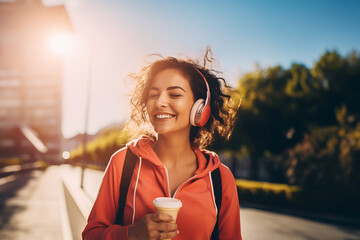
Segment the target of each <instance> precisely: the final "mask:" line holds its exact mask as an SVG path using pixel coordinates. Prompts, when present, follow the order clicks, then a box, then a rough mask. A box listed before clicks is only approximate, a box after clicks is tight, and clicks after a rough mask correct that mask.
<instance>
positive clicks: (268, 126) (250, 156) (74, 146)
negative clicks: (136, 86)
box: [0, 0, 360, 239]
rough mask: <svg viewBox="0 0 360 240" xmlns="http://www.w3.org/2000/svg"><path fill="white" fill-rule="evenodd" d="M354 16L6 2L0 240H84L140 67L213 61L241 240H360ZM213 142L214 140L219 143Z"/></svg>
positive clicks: (0, 96) (94, 0)
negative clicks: (159, 60)
mask: <svg viewBox="0 0 360 240" xmlns="http://www.w3.org/2000/svg"><path fill="white" fill-rule="evenodd" d="M359 11H360V2H359V1H356V0H345V1H336V0H333V1H331V0H327V1H326V0H318V1H309V0H303V1H285V0H277V1H265V0H256V1H231V0H225V1H215V0H211V1H187V0H184V1H181V2H180V1H176V2H175V1H164V0H154V1H145V0H142V1H140V0H135V1H115V0H102V1H100V0H88V1H84V0H0V213H1V218H0V239H81V231H82V229H83V227H84V225H85V223H86V218H87V215H88V213H89V211H90V209H91V206H92V204H93V201H94V200H95V198H96V195H97V191H98V188H99V185H100V183H101V178H102V174H103V171H104V169H105V167H106V165H107V163H108V160H109V158H110V156H111V155H112V154H113V153H114V152H115V151H116V150H117V149H119V148H121V147H123V146H124V145H125V144H126V143H127V142H128V141H129V140H130V139H131V136H129V135H128V134H127V133H126V132H125V131H124V130H123V124H124V122H125V121H126V120H128V119H129V112H130V110H129V96H128V94H129V93H130V92H131V90H132V87H133V83H132V82H131V81H129V80H128V78H127V75H128V74H131V73H134V72H137V71H139V70H140V69H141V67H143V66H144V64H146V63H147V62H148V61H149V58H148V57H147V56H148V55H149V54H152V53H156V54H161V55H162V56H175V57H184V58H198V59H201V58H202V56H203V54H204V53H205V49H206V46H208V45H209V46H211V48H212V52H213V54H214V58H215V59H216V60H217V62H216V64H215V65H214V68H215V69H216V70H219V71H221V72H222V76H223V77H224V78H225V79H226V81H227V82H228V84H229V85H231V86H232V87H234V88H235V89H236V90H238V91H237V93H236V94H234V98H235V99H236V100H237V102H239V101H240V99H241V101H242V104H241V107H240V109H239V111H238V113H237V115H238V122H237V124H236V126H235V129H234V132H233V136H232V138H231V139H230V141H229V142H224V140H223V139H221V138H217V140H216V141H215V142H214V144H213V145H212V146H211V147H210V149H212V150H215V151H216V152H217V153H219V155H220V157H221V159H222V161H223V163H224V164H226V165H227V166H228V167H229V168H230V169H231V170H232V172H233V174H234V176H235V178H236V183H237V186H238V193H239V201H240V207H241V222H242V223H241V225H242V232H243V239H360V217H359V216H360V192H359V189H360V108H359V106H358V104H359V102H360V53H359V49H360V31H359V24H360V15H359ZM214 134H216V133H214Z"/></svg>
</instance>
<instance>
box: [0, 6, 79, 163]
mask: <svg viewBox="0 0 360 240" xmlns="http://www.w3.org/2000/svg"><path fill="white" fill-rule="evenodd" d="M72 31H73V28H72V25H71V23H70V21H69V17H68V15H67V13H66V11H65V8H64V6H55V7H45V6H43V4H42V2H41V0H18V1H11V0H7V1H2V0H0V159H1V158H19V159H21V161H23V162H26V161H33V160H36V159H38V158H42V159H43V160H46V161H49V162H59V161H60V159H61V149H62V148H61V146H62V141H63V136H62V132H61V100H62V66H63V64H62V59H61V57H59V56H58V55H56V54H55V53H54V52H52V51H51V49H50V47H49V45H50V43H49V41H50V38H51V36H52V34H54V33H56V32H72ZM24 129H26V131H31V132H32V133H33V134H32V136H36V137H37V138H38V139H37V141H38V140H40V141H42V143H43V144H44V145H45V146H46V151H40V150H39V149H38V148H37V147H36V144H35V145H34V144H33V141H31V139H29V138H28V136H27V135H26V134H24ZM39 154H40V155H39Z"/></svg>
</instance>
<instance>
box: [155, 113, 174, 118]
mask: <svg viewBox="0 0 360 240" xmlns="http://www.w3.org/2000/svg"><path fill="white" fill-rule="evenodd" d="M155 117H156V118H158V119H164V118H172V115H167V114H160V115H155Z"/></svg>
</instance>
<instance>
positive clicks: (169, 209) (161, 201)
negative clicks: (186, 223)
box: [153, 197, 182, 240]
mask: <svg viewBox="0 0 360 240" xmlns="http://www.w3.org/2000/svg"><path fill="white" fill-rule="evenodd" d="M153 204H154V206H155V209H156V212H158V213H165V214H168V215H170V216H172V217H173V218H174V221H172V222H174V223H175V222H176V218H177V215H178V213H179V210H180V208H181V207H182V203H181V201H180V200H179V199H176V198H168V197H158V198H155V199H154V201H153ZM165 240H170V238H168V239H165Z"/></svg>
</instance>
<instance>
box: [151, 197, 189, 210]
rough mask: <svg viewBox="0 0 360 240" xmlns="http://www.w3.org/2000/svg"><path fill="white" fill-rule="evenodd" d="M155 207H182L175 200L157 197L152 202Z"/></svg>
mask: <svg viewBox="0 0 360 240" xmlns="http://www.w3.org/2000/svg"><path fill="white" fill-rule="evenodd" d="M153 204H154V206H155V207H163V208H180V207H182V203H181V201H180V200H179V199H177V198H169V197H158V198H155V199H154V201H153Z"/></svg>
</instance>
